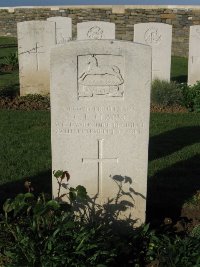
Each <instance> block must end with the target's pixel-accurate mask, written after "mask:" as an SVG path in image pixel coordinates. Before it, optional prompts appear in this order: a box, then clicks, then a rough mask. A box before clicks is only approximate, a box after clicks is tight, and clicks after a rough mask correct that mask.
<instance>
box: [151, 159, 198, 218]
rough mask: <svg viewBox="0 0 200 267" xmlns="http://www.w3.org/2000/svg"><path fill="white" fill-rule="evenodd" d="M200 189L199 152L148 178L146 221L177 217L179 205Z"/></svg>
mask: <svg viewBox="0 0 200 267" xmlns="http://www.w3.org/2000/svg"><path fill="white" fill-rule="evenodd" d="M199 189H200V154H198V155H196V156H194V157H192V158H190V159H188V160H186V161H181V162H179V163H176V164H174V165H172V166H170V167H169V168H166V169H163V170H161V171H159V172H157V173H156V174H155V175H153V176H152V177H150V178H149V179H148V194H147V221H150V222H153V223H161V222H163V219H164V218H166V217H170V218H172V219H173V220H176V219H178V217H179V216H180V213H181V207H182V205H183V204H184V202H185V201H187V200H188V199H189V198H190V197H192V195H194V194H195V193H196V191H197V190H199Z"/></svg>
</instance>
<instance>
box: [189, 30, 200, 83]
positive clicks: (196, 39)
mask: <svg viewBox="0 0 200 267" xmlns="http://www.w3.org/2000/svg"><path fill="white" fill-rule="evenodd" d="M197 81H200V25H195V26H190V37H189V59H188V84H189V85H193V84H195V83H196V82H197Z"/></svg>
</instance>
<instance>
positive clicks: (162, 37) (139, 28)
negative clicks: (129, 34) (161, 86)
mask: <svg viewBox="0 0 200 267" xmlns="http://www.w3.org/2000/svg"><path fill="white" fill-rule="evenodd" d="M134 42H137V43H142V44H146V45H150V46H151V47H152V79H155V78H158V79H161V80H167V81H170V70H171V44H172V26H171V25H168V24H164V23H139V24H135V25H134Z"/></svg>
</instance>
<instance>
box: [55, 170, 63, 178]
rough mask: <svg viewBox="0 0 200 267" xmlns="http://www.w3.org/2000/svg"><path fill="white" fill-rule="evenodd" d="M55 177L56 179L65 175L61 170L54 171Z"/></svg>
mask: <svg viewBox="0 0 200 267" xmlns="http://www.w3.org/2000/svg"><path fill="white" fill-rule="evenodd" d="M53 175H54V176H55V177H56V178H59V177H61V176H62V175H63V171H61V170H58V171H53Z"/></svg>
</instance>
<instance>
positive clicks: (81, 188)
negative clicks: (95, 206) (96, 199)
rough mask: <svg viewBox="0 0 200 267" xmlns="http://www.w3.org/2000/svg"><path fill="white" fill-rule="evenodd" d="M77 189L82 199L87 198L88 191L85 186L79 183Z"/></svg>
mask: <svg viewBox="0 0 200 267" xmlns="http://www.w3.org/2000/svg"><path fill="white" fill-rule="evenodd" d="M76 191H77V196H78V197H80V198H82V199H85V198H86V197H87V191H86V189H85V187H84V186H82V185H78V186H77V187H76Z"/></svg>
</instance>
